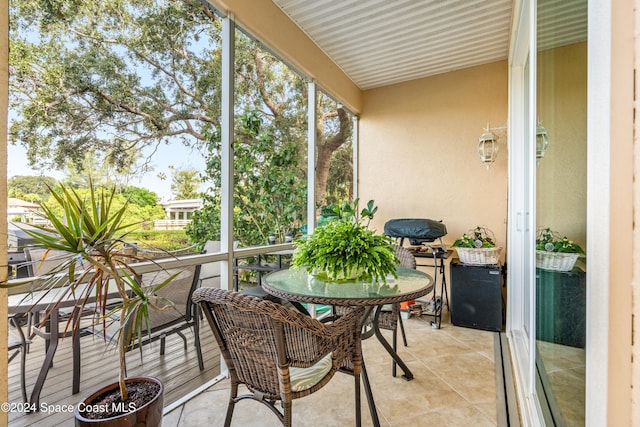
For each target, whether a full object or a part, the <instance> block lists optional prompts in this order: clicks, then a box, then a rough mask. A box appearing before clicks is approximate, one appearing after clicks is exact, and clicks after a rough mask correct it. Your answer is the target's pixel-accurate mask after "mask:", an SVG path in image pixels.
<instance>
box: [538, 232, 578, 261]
mask: <svg viewBox="0 0 640 427" xmlns="http://www.w3.org/2000/svg"><path fill="white" fill-rule="evenodd" d="M581 254H584V249H582V247H581V246H580V245H579V244H577V243H575V242H574V241H573V240H570V239H569V238H568V237H567V236H561V234H560V233H558V232H556V231H553V230H552V229H551V228H548V227H547V228H544V227H543V228H540V229H539V230H538V233H537V235H536V265H537V266H538V267H539V268H543V269H545V270H555V271H570V270H572V269H573V267H574V266H575V263H576V261H577V260H578V258H579V257H580V255H581Z"/></svg>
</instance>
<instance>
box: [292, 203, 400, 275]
mask: <svg viewBox="0 0 640 427" xmlns="http://www.w3.org/2000/svg"><path fill="white" fill-rule="evenodd" d="M357 208H358V199H356V200H355V201H354V202H353V203H349V202H346V201H345V202H344V203H343V204H342V205H331V206H329V207H327V208H325V209H323V211H322V214H323V218H324V219H325V220H324V221H323V223H322V225H319V226H318V227H317V228H316V229H315V230H314V232H313V233H312V234H311V235H309V236H307V237H306V238H302V239H300V240H298V241H296V251H295V252H294V254H293V259H292V266H293V268H294V269H295V268H304V269H305V270H306V271H307V272H309V273H310V274H313V275H316V276H317V277H319V278H321V279H323V280H326V281H331V282H344V281H351V280H362V281H382V282H384V283H386V281H387V277H388V276H393V277H397V274H396V266H397V264H398V259H397V258H396V256H395V252H394V248H393V240H392V239H391V238H390V237H387V236H384V235H381V234H376V233H375V231H374V230H371V229H369V223H370V221H371V219H372V218H373V215H374V214H375V213H376V211H377V210H378V208H377V207H376V206H374V202H373V200H370V201H369V203H368V204H367V207H366V208H364V209H363V210H362V211H361V212H360V218H357V215H356V212H357Z"/></svg>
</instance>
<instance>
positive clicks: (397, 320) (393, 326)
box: [378, 245, 416, 377]
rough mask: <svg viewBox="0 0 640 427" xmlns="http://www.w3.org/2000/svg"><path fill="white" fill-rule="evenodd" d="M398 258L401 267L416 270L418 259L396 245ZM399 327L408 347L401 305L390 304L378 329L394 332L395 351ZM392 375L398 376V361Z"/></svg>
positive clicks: (379, 320)
mask: <svg viewBox="0 0 640 427" xmlns="http://www.w3.org/2000/svg"><path fill="white" fill-rule="evenodd" d="M394 248H395V254H396V258H398V260H399V261H400V263H399V264H398V265H399V266H400V267H406V268H413V269H415V268H416V258H415V257H414V256H413V254H412V253H411V252H410V251H409V250H408V249H406V248H403V247H402V246H398V245H394ZM398 325H400V332H401V333H402V342H403V343H404V346H405V347H406V346H407V335H406V334H405V332H404V324H403V323H402V317H401V316H400V303H395V304H389V305H385V306H383V307H382V309H381V310H380V314H379V315H378V327H379V328H380V329H387V330H390V331H393V338H392V344H391V345H392V347H393V351H396V350H397V347H398ZM391 369H392V374H393V376H394V377H395V376H396V361H395V360H394V361H393V362H392V367H391Z"/></svg>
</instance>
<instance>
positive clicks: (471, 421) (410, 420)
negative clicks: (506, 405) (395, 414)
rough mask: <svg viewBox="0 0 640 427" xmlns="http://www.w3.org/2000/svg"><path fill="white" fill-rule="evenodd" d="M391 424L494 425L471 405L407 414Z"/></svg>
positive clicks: (481, 426) (454, 426) (457, 426)
mask: <svg viewBox="0 0 640 427" xmlns="http://www.w3.org/2000/svg"><path fill="white" fill-rule="evenodd" d="M391 425H392V426H394V427H395V426H398V427H403V426H446V427H469V426H473V427H495V426H496V425H497V424H496V423H495V421H493V420H491V419H489V418H488V417H487V416H486V415H485V414H483V413H482V412H481V411H479V410H478V409H477V408H475V407H473V406H462V407H458V408H449V409H447V410H446V411H440V412H430V413H427V414H423V415H413V416H411V415H408V416H406V417H405V418H404V419H403V420H400V421H398V422H397V423H392V424H391Z"/></svg>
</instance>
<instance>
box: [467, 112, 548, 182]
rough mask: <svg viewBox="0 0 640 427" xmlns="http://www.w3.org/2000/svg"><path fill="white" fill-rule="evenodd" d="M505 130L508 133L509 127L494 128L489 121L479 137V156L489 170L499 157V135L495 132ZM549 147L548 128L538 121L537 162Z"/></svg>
mask: <svg viewBox="0 0 640 427" xmlns="http://www.w3.org/2000/svg"><path fill="white" fill-rule="evenodd" d="M497 131H504V133H505V134H506V132H507V127H506V126H502V127H497V128H492V127H490V126H489V123H487V127H486V128H484V131H483V132H482V135H480V138H478V156H480V161H481V162H482V163H483V164H484V165H485V166H486V167H487V170H489V169H490V168H491V165H492V164H493V162H495V161H496V158H497V157H498V151H499V149H500V147H499V145H498V139H499V138H498V135H496V133H495V132H497ZM548 148H549V135H548V132H547V129H546V128H545V127H544V126H542V121H538V125H537V126H536V163H537V164H539V163H540V159H542V158H543V157H544V155H545V153H546V152H547V149H548Z"/></svg>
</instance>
